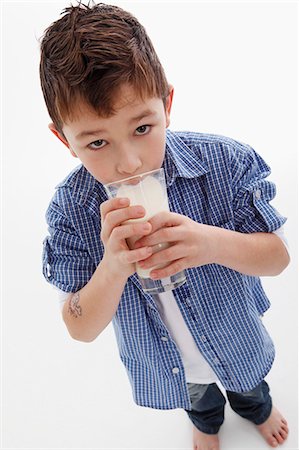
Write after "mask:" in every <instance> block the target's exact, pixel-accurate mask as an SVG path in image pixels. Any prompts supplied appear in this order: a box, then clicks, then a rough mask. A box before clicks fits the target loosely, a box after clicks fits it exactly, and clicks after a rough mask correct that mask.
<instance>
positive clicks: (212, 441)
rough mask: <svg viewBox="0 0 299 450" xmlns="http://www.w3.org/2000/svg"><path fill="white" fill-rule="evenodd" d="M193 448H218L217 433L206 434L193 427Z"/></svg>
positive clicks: (205, 449)
mask: <svg viewBox="0 0 299 450" xmlns="http://www.w3.org/2000/svg"><path fill="white" fill-rule="evenodd" d="M193 450H219V439H218V434H206V433H203V432H202V431H199V430H198V429H197V428H196V427H193Z"/></svg>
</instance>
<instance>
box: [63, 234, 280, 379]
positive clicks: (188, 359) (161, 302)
mask: <svg viewBox="0 0 299 450" xmlns="http://www.w3.org/2000/svg"><path fill="white" fill-rule="evenodd" d="M274 233H275V234H277V236H279V237H280V238H281V239H282V241H283V242H284V244H285V246H286V249H287V250H288V243H287V240H286V238H285V236H284V230H283V227H281V228H279V229H278V230H276V231H274ZM58 291H59V302H60V306H61V309H62V308H63V304H64V302H65V301H66V299H67V297H68V296H69V295H70V294H69V293H66V292H63V291H61V290H58ZM154 299H155V302H156V305H157V308H158V311H159V313H160V316H161V319H162V320H163V322H164V323H165V325H166V327H167V329H168V331H169V334H170V336H171V337H172V339H173V340H174V342H175V343H176V345H177V347H178V350H179V352H180V354H181V358H182V361H183V365H184V368H185V374H186V380H187V382H188V383H196V384H210V383H215V382H216V381H217V376H216V374H215V372H214V371H213V370H212V368H211V367H210V365H209V364H208V363H207V361H206V360H205V359H204V357H203V356H202V354H201V353H200V351H199V349H198V347H197V345H196V343H195V341H194V339H193V336H192V335H191V333H190V331H189V328H188V327H187V325H186V322H185V320H184V318H183V316H182V314H181V311H180V309H179V307H178V304H177V302H176V299H175V297H174V295H173V292H172V291H167V292H163V293H161V294H159V295H155V296H154Z"/></svg>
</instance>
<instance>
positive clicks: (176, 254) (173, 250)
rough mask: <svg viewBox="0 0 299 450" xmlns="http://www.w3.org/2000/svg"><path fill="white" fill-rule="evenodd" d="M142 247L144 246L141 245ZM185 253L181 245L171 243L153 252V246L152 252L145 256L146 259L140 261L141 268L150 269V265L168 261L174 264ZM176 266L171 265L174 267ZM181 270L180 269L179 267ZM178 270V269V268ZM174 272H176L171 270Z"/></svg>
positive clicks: (163, 263)
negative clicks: (150, 254) (147, 256)
mask: <svg viewBox="0 0 299 450" xmlns="http://www.w3.org/2000/svg"><path fill="white" fill-rule="evenodd" d="M143 248H144V247H143ZM186 256H187V255H186V254H185V252H184V248H183V246H181V245H179V244H178V245H173V246H171V247H168V248H166V249H165V250H161V251H158V252H157V253H155V247H153V254H152V256H151V257H149V258H147V259H146V261H142V262H141V263H140V267H141V268H142V269H150V268H151V267H155V266H159V265H167V264H169V263H170V262H171V263H172V264H176V262H177V261H178V260H183V258H185V257H186ZM169 267H170V266H169ZM175 267H176V266H173V268H175ZM180 270H181V269H180ZM178 271H179V270H178ZM173 273H176V272H173Z"/></svg>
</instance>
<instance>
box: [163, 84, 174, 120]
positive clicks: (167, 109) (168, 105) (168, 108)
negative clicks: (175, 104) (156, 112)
mask: <svg viewBox="0 0 299 450" xmlns="http://www.w3.org/2000/svg"><path fill="white" fill-rule="evenodd" d="M173 93H174V87H173V86H172V85H171V84H170V85H169V94H168V97H167V99H166V105H165V113H166V128H168V127H169V124H170V111H171V106H172V100H173Z"/></svg>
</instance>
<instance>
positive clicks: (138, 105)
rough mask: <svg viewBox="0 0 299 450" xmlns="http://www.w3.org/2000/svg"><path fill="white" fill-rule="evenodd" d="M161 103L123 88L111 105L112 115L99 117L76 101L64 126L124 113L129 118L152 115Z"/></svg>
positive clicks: (129, 88) (83, 103)
mask: <svg viewBox="0 0 299 450" xmlns="http://www.w3.org/2000/svg"><path fill="white" fill-rule="evenodd" d="M160 102H161V103H163V102H162V99H158V98H156V97H145V98H141V97H140V95H139V94H138V93H137V92H136V91H135V90H134V89H133V88H131V87H127V86H123V87H122V88H121V89H120V90H119V91H118V94H117V95H116V96H115V101H114V103H113V110H114V114H112V115H111V116H104V115H101V114H100V113H99V112H98V111H96V110H95V109H94V108H92V106H90V105H89V104H88V103H87V102H86V101H85V100H84V99H77V101H76V104H75V107H74V114H73V115H72V118H71V119H66V121H65V124H66V125H70V124H73V123H76V122H81V120H82V119H83V120H84V118H85V119H86V120H88V118H90V117H94V118H97V119H102V120H104V121H105V120H107V119H108V120H109V119H110V118H111V117H113V116H116V115H117V114H118V113H121V112H125V114H126V115H127V114H128V117H129V116H132V117H135V116H136V114H137V116H136V118H137V117H138V113H145V112H146V113H147V114H150V113H154V112H155V107H156V105H157V104H159V103H160ZM159 106H160V105H159Z"/></svg>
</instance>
